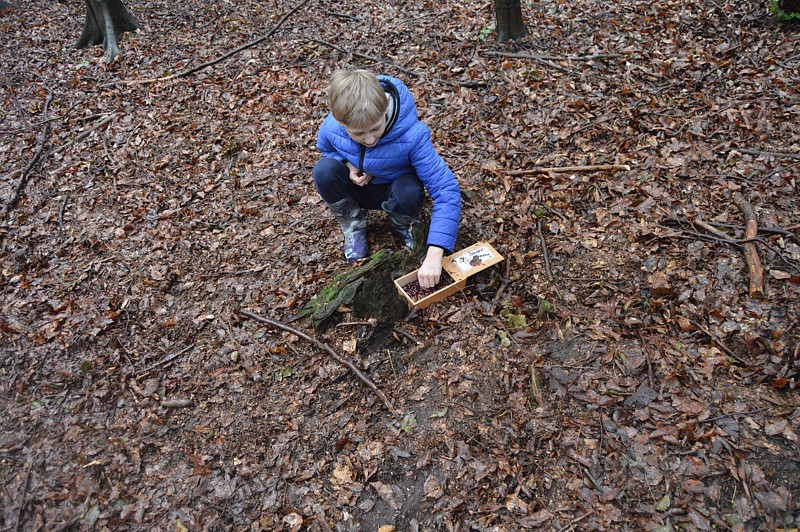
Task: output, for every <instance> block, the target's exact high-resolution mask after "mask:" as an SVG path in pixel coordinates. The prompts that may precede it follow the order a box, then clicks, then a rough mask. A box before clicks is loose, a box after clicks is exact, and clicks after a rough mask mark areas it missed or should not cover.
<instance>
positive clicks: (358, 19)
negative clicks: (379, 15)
mask: <svg viewBox="0 0 800 532" xmlns="http://www.w3.org/2000/svg"><path fill="white" fill-rule="evenodd" d="M325 14H326V15H328V16H329V17H338V18H343V19H347V20H352V21H355V22H361V19H360V18H358V17H354V16H353V15H348V14H347V13H337V12H335V11H325Z"/></svg>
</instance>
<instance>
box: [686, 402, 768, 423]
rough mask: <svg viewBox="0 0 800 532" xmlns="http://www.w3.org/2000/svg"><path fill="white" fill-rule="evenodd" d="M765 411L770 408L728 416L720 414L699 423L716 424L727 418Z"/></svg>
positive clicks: (729, 414)
mask: <svg viewBox="0 0 800 532" xmlns="http://www.w3.org/2000/svg"><path fill="white" fill-rule="evenodd" d="M764 410H769V408H767V407H766V406H764V407H761V408H756V409H755V410H746V411H745V412H730V413H728V414H720V415H718V416H716V417H712V418H710V419H702V420H700V421H698V423H714V422H715V421H719V420H720V419H725V418H726V417H736V416H749V415H751V414H758V413H759V412H763V411H764Z"/></svg>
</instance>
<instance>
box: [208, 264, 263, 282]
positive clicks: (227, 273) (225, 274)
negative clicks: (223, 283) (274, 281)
mask: <svg viewBox="0 0 800 532" xmlns="http://www.w3.org/2000/svg"><path fill="white" fill-rule="evenodd" d="M266 269H267V266H266V265H264V266H258V267H257V268H250V269H248V270H224V271H220V272H212V273H204V274H202V275H200V276H199V279H214V278H216V277H236V276H239V275H248V274H251V273H261V272H263V271H264V270H266Z"/></svg>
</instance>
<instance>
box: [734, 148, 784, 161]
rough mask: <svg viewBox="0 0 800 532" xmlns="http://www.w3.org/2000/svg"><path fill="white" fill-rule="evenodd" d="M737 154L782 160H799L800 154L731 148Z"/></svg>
mask: <svg viewBox="0 0 800 532" xmlns="http://www.w3.org/2000/svg"><path fill="white" fill-rule="evenodd" d="M732 149H734V150H736V151H738V152H742V153H746V154H748V155H767V156H769V157H781V158H784V159H800V153H786V152H781V151H761V150H751V149H748V148H732Z"/></svg>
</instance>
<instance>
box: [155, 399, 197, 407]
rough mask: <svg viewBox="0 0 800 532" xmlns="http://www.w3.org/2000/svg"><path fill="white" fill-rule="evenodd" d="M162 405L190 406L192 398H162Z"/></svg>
mask: <svg viewBox="0 0 800 532" xmlns="http://www.w3.org/2000/svg"><path fill="white" fill-rule="evenodd" d="M161 406H163V407H164V408H188V407H190V406H192V400H191V399H162V400H161Z"/></svg>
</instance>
